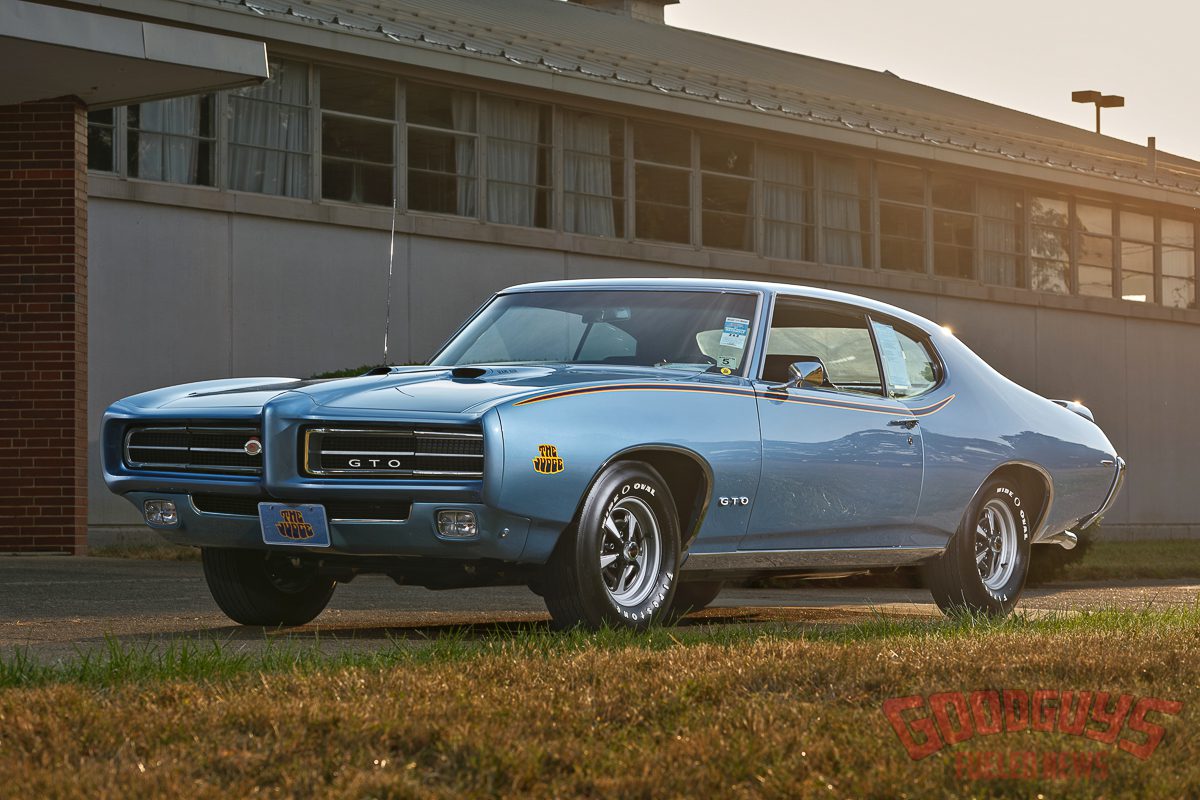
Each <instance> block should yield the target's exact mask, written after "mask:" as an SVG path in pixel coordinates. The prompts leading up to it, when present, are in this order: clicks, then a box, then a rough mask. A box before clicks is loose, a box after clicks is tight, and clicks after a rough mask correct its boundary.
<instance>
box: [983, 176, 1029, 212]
mask: <svg viewBox="0 0 1200 800" xmlns="http://www.w3.org/2000/svg"><path fill="white" fill-rule="evenodd" d="M1024 205H1025V202H1024V198H1023V196H1022V192H1021V190H1020V189H1010V188H1008V187H1007V186H992V185H990V184H986V183H984V184H980V186H979V213H981V214H983V215H984V216H986V217H994V218H996V219H1001V220H1007V221H1009V222H1020V221H1021V220H1022V218H1023V211H1024Z"/></svg>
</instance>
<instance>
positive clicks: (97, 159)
mask: <svg viewBox="0 0 1200 800" xmlns="http://www.w3.org/2000/svg"><path fill="white" fill-rule="evenodd" d="M115 119H116V112H115V110H114V109H111V108H106V109H103V110H101V111H89V112H88V169H93V170H98V171H100V172H116V171H117V162H116V148H115V145H114V142H113V130H114V128H115V125H114V121H115Z"/></svg>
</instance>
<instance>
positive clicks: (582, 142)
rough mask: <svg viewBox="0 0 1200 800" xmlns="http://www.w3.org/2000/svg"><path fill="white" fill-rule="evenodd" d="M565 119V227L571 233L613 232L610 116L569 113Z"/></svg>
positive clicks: (594, 233) (614, 228)
mask: <svg viewBox="0 0 1200 800" xmlns="http://www.w3.org/2000/svg"><path fill="white" fill-rule="evenodd" d="M564 122H565V124H564V125H563V188H564V190H565V192H566V193H565V195H564V197H563V201H564V202H563V213H564V217H565V220H564V228H565V229H566V230H568V231H572V232H574V233H589V234H592V235H594V236H615V235H616V233H617V227H616V215H615V214H614V213H613V185H612V161H611V159H610V157H611V155H612V153H611V150H610V148H609V119H608V118H607V117H596V116H591V115H588V114H569V115H565V116H564Z"/></svg>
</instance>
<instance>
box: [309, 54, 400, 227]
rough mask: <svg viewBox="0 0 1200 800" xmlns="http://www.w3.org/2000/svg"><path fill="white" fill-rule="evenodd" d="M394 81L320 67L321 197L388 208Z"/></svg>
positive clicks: (392, 145)
mask: <svg viewBox="0 0 1200 800" xmlns="http://www.w3.org/2000/svg"><path fill="white" fill-rule="evenodd" d="M395 119H396V82H395V81H394V80H393V79H391V78H385V77H383V76H380V75H372V74H370V73H367V72H354V71H351V70H346V69H336V68H333V67H322V68H321V196H322V197H324V198H326V199H327V200H345V201H348V202H351V203H368V204H371V205H378V206H390V205H391V204H392V198H393V196H394V188H393V166H394V164H395V160H396V158H395V132H396V123H395Z"/></svg>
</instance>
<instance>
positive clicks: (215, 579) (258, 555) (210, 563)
mask: <svg viewBox="0 0 1200 800" xmlns="http://www.w3.org/2000/svg"><path fill="white" fill-rule="evenodd" d="M200 555H201V561H202V562H203V564H204V580H205V581H206V582H207V583H208V590H209V591H210V592H212V596H213V600H215V601H216V602H217V605H218V606H219V607H220V608H221V610H222V611H224V612H225V615H226V616H227V617H229V618H230V619H231V620H233V621H234V622H236V623H238V624H239V625H261V626H264V627H272V628H275V627H279V626H281V625H282V626H290V625H304V624H305V623H307V622H311V621H312V620H313V619H315V618H316V616H317V615H318V614H320V613H321V612H322V611H324V610H325V606H326V605H328V604H329V598H330V597H332V596H333V590H334V589H335V588H336V587H337V582H336V581H334V580H333V579H332V578H325V577H321V576H320V575H319V574H317V567H316V564H313V563H311V562H309V563H305V562H302V561H299V560H298V559H294V558H292V557H289V556H286V555H283V554H281V553H276V552H265V551H262V550H233V549H221V548H213V547H205V548H201V551H200Z"/></svg>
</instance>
